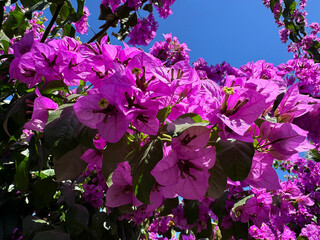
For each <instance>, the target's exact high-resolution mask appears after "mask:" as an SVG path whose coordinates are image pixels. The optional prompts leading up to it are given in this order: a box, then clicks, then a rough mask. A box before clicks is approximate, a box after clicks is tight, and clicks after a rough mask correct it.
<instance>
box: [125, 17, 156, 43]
mask: <svg viewBox="0 0 320 240" xmlns="http://www.w3.org/2000/svg"><path fill="white" fill-rule="evenodd" d="M157 29H158V23H157V22H156V21H155V19H154V17H153V14H152V13H150V14H149V16H148V17H147V18H143V19H142V20H140V19H138V22H137V25H136V26H134V27H133V28H132V30H131V31H130V33H129V34H128V37H129V38H130V40H129V41H128V44H130V45H133V46H135V45H143V46H147V45H148V44H149V43H150V42H151V40H152V39H154V37H155V36H156V32H157Z"/></svg>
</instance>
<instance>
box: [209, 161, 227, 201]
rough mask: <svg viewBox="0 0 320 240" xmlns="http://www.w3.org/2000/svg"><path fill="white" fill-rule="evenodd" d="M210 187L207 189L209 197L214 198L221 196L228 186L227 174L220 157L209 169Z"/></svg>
mask: <svg viewBox="0 0 320 240" xmlns="http://www.w3.org/2000/svg"><path fill="white" fill-rule="evenodd" d="M209 173H210V177H209V188H208V190H207V194H208V197H210V198H212V199H217V198H219V197H221V195H222V194H223V193H224V191H225V189H226V187H227V175H226V173H225V171H224V169H223V168H222V167H221V164H220V162H219V160H218V159H216V162H215V164H214V166H213V168H211V169H210V170H209Z"/></svg>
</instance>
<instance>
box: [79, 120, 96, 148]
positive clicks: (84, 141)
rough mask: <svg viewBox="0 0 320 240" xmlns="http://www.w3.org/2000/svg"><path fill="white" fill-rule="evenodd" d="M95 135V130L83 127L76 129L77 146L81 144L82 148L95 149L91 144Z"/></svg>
mask: <svg viewBox="0 0 320 240" xmlns="http://www.w3.org/2000/svg"><path fill="white" fill-rule="evenodd" d="M97 133H98V130H97V129H92V128H89V127H87V126H85V125H82V126H81V127H79V128H78V129H77V131H76V132H75V135H76V136H77V140H78V142H79V144H81V145H82V146H84V147H88V148H92V149H96V147H95V145H94V144H93V138H94V137H95V136H96V134H97Z"/></svg>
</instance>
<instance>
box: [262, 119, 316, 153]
mask: <svg viewBox="0 0 320 240" xmlns="http://www.w3.org/2000/svg"><path fill="white" fill-rule="evenodd" d="M260 134H261V136H262V139H268V143H266V145H265V146H269V145H271V147H272V150H273V151H271V152H270V154H271V155H272V156H274V157H276V158H278V159H286V158H289V157H290V156H292V155H293V154H296V153H299V152H305V151H308V150H310V149H313V148H314V146H313V145H312V144H311V143H309V142H308V141H307V139H306V137H307V134H308V132H307V131H304V130H302V129H301V128H299V127H298V126H296V125H294V124H292V123H271V122H267V121H266V122H264V123H263V124H262V125H261V127H260Z"/></svg>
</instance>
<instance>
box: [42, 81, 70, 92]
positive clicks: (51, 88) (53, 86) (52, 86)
mask: <svg viewBox="0 0 320 240" xmlns="http://www.w3.org/2000/svg"><path fill="white" fill-rule="evenodd" d="M55 91H63V92H68V86H67V85H66V84H65V83H64V82H63V81H62V80H53V81H50V82H48V83H47V84H46V85H45V86H44V87H43V88H42V89H41V93H42V94H44V95H48V94H51V93H53V92H55Z"/></svg>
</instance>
